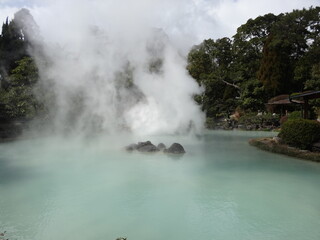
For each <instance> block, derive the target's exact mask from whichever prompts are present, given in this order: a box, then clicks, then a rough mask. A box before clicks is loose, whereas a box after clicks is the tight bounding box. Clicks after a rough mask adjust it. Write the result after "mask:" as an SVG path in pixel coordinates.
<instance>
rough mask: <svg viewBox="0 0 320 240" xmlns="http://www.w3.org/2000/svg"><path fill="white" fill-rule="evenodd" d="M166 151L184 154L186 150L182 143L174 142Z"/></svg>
mask: <svg viewBox="0 0 320 240" xmlns="http://www.w3.org/2000/svg"><path fill="white" fill-rule="evenodd" d="M164 152H166V153H174V154H183V153H185V152H186V151H185V150H184V148H183V146H182V145H181V144H180V143H173V144H172V145H171V146H170V147H169V148H168V149H166V150H165V151H164Z"/></svg>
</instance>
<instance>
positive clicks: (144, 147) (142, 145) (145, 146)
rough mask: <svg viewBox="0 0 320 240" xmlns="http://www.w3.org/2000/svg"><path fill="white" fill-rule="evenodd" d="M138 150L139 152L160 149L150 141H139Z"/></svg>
mask: <svg viewBox="0 0 320 240" xmlns="http://www.w3.org/2000/svg"><path fill="white" fill-rule="evenodd" d="M137 150H138V151H139V152H158V151H159V149H158V148H157V147H156V146H155V145H153V144H152V143H151V142H150V141H147V142H139V143H138V145H137Z"/></svg>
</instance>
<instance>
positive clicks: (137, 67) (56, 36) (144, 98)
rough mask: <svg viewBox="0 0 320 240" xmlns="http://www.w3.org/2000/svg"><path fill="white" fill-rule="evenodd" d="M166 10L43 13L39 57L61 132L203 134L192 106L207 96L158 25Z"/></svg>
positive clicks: (65, 5)
mask: <svg viewBox="0 0 320 240" xmlns="http://www.w3.org/2000/svg"><path fill="white" fill-rule="evenodd" d="M164 2H166V1H164ZM159 4H160V1H146V0H139V1H129V0H126V1H111V0H110V1H102V0H101V1H100V0H98V1H97V0H95V1H88V0H72V1H62V0H61V1H60V0H59V1H52V3H51V4H50V7H46V8H44V9H43V11H46V16H47V17H46V18H45V19H41V21H40V22H38V24H39V26H40V35H41V37H39V36H37V38H33V39H32V40H33V42H34V44H33V45H34V46H36V48H34V51H33V54H34V55H35V57H36V59H37V64H38V67H39V71H40V76H41V79H42V81H43V85H44V86H45V88H46V90H47V93H46V95H47V99H50V101H49V102H50V109H51V111H50V112H51V118H52V119H53V125H54V126H55V129H59V130H73V131H77V132H78V131H82V132H87V131H91V132H92V131H108V132H118V131H119V130H124V129H125V130H130V131H132V132H134V133H138V134H157V133H183V132H186V131H189V130H190V129H195V130H200V129H201V128H202V125H203V119H204V117H203V113H202V112H201V111H200V109H199V106H197V105H196V104H195V102H194V100H193V95H194V94H199V93H201V89H200V88H199V86H198V85H197V83H196V82H195V81H194V80H193V79H192V78H191V77H190V76H189V75H188V73H187V71H186V60H185V58H184V57H182V56H181V55H180V54H179V52H178V51H177V50H176V48H175V47H174V46H173V44H172V43H171V42H170V39H169V37H168V36H167V35H166V33H165V32H164V31H163V30H162V29H161V28H156V27H155V25H154V24H155V21H154V20H155V19H156V18H155V16H154V15H153V14H155V13H156V12H157V11H156V9H157V7H159V6H160V5H159ZM163 4H164V3H161V6H164V5H163ZM155 15H156V14H155ZM156 17H159V16H156ZM39 49H40V50H41V51H39ZM40 53H41V54H40ZM43 59H46V60H45V61H44V60H43ZM48 96H49V97H48Z"/></svg>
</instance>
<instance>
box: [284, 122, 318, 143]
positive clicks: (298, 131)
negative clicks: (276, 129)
mask: <svg viewBox="0 0 320 240" xmlns="http://www.w3.org/2000/svg"><path fill="white" fill-rule="evenodd" d="M279 136H280V137H281V138H282V139H283V141H284V142H285V143H287V144H289V145H291V146H294V147H298V148H301V149H310V148H311V145H312V143H314V142H316V141H318V140H320V123H319V122H317V121H313V120H306V119H293V120H289V121H286V122H285V123H284V124H283V125H282V127H281V132H280V134H279Z"/></svg>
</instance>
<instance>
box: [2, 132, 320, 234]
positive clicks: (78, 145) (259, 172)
mask: <svg viewBox="0 0 320 240" xmlns="http://www.w3.org/2000/svg"><path fill="white" fill-rule="evenodd" d="M270 134H272V133H257V132H233V131H231V132H225V131H221V132H220V131H216V132H207V133H205V134H203V135H202V136H200V137H198V138H189V137H180V136H178V137H177V136H157V137H149V138H148V139H146V138H143V139H139V138H134V137H126V136H123V137H119V136H118V137H117V138H115V137H105V138H99V139H89V140H86V141H81V140H74V139H62V138H42V139H35V140H24V141H18V142H14V143H2V144H0V194H1V195H0V196H1V197H0V232H3V231H7V233H6V236H5V237H6V238H9V240H20V239H28V240H50V239H59V240H62V239H65V240H71V239H76V240H82V239H83V240H85V239H86V240H87V239H90V240H99V239H104V240H114V239H116V238H117V237H125V236H126V237H128V240H165V239H175V240H195V239H208V240H209V239H210V240H211V239H212V240H219V239H221V240H239V239H246V240H248V239H254V240H256V239H259V240H264V239H268V240H272V239H277V240H279V239H281V240H282V239H283V240H285V239H288V240H295V239H296V240H302V239H308V240H313V239H314V240H318V239H320V228H319V226H320V188H319V186H320V164H316V163H312V162H306V161H300V160H296V159H293V158H289V157H285V156H280V155H276V154H272V153H267V152H263V151H261V150H258V149H256V148H254V147H251V146H249V145H248V143H247V140H248V139H249V138H251V137H256V136H266V135H270ZM142 140H151V141H153V142H154V143H159V142H164V143H165V144H166V145H169V144H171V143H173V142H180V143H182V144H183V145H184V147H185V149H186V151H187V154H185V155H184V156H183V157H181V158H178V157H171V156H168V155H165V154H161V153H158V154H141V153H131V154H130V153H126V152H124V151H122V149H121V147H122V146H125V145H127V144H129V143H132V142H137V141H142Z"/></svg>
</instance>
